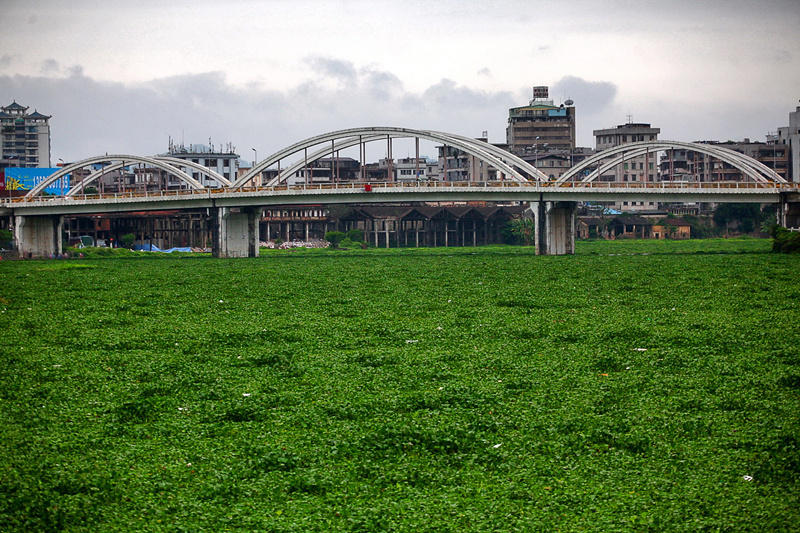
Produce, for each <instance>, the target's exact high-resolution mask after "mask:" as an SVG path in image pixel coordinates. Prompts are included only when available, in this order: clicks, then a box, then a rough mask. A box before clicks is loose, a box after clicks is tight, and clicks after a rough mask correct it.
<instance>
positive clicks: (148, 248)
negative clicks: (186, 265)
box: [133, 244, 192, 254]
mask: <svg viewBox="0 0 800 533" xmlns="http://www.w3.org/2000/svg"><path fill="white" fill-rule="evenodd" d="M133 249H134V250H137V251H140V252H164V253H165V254H169V253H172V252H191V251H192V249H191V248H187V247H184V248H170V249H169V250H162V249H161V248H159V247H158V246H156V245H155V244H137V245H135V246H134V247H133Z"/></svg>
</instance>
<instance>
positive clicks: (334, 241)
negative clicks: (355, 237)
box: [325, 231, 347, 248]
mask: <svg viewBox="0 0 800 533" xmlns="http://www.w3.org/2000/svg"><path fill="white" fill-rule="evenodd" d="M346 236H347V235H346V234H345V233H344V232H342V231H329V232H327V233H326V234H325V240H326V241H328V242H329V243H331V248H338V247H339V243H340V242H342V241H343V240H344V238H345V237H346Z"/></svg>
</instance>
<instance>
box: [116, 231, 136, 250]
mask: <svg viewBox="0 0 800 533" xmlns="http://www.w3.org/2000/svg"><path fill="white" fill-rule="evenodd" d="M135 240H136V236H135V235H134V234H133V233H126V234H125V235H123V236H122V237H120V238H119V243H120V245H121V246H122V247H123V248H130V247H131V246H133V242H134V241H135Z"/></svg>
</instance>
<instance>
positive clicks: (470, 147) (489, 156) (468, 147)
mask: <svg viewBox="0 0 800 533" xmlns="http://www.w3.org/2000/svg"><path fill="white" fill-rule="evenodd" d="M359 135H360V136H388V137H417V138H420V139H426V140H430V141H434V142H441V143H443V144H446V145H449V146H453V147H455V148H459V149H461V150H462V151H464V152H466V153H468V154H470V155H473V156H475V157H477V158H478V159H480V160H481V161H484V162H486V163H488V164H491V165H492V166H494V167H495V168H497V169H498V170H499V171H501V172H503V173H504V174H506V175H508V176H509V177H511V179H512V180H514V181H518V182H527V181H528V180H527V179H526V178H525V177H524V176H522V174H520V173H519V171H517V170H515V169H513V168H512V167H511V166H510V165H509V164H508V163H506V162H505V161H504V160H503V159H501V158H499V157H498V156H497V155H495V153H496V150H498V149H497V148H496V147H492V149H491V150H490V149H487V147H489V146H491V145H489V144H488V143H482V142H480V141H476V140H474V139H470V140H468V141H465V140H463V139H464V138H461V139H459V138H458V137H455V136H451V135H450V134H444V133H440V132H434V131H428V130H414V129H409V128H395V127H370V128H351V129H346V130H338V131H333V132H328V133H324V134H321V135H317V136H315V137H309V138H308V139H304V140H302V141H299V142H297V143H294V144H293V145H291V146H288V147H286V148H284V149H282V150H279V151H278V152H275V153H274V154H272V155H270V156H269V157H267V158H266V159H264V160H263V161H261V162H260V163H258V164H257V165H256V166H255V167H253V169H252V170H251V171H250V172H248V173H247V174H245V175H244V176H242V177H241V178H239V179H237V180H236V181H234V182H233V184H232V185H231V186H232V187H234V188H235V187H241V186H243V185H244V184H245V183H247V182H248V181H250V180H251V179H253V178H255V177H256V176H258V174H259V173H260V172H261V171H262V170H264V169H266V168H269V167H270V166H271V165H273V164H275V163H277V162H278V161H280V160H281V159H283V158H284V157H286V156H289V155H291V154H294V153H297V152H299V151H300V150H305V149H308V148H311V147H312V146H316V145H318V144H320V143H323V142H327V141H332V140H333V141H335V140H336V139H341V138H353V137H356V136H359ZM329 151H330V150H325V151H324V152H323V153H327V152H329ZM506 156H507V157H508V156H510V154H507V152H506ZM520 161H522V160H520ZM522 163H524V164H525V165H527V167H529V168H530V169H531V170H532V172H530V173H531V174H532V175H534V176H536V177H539V179H543V178H542V177H544V179H547V178H546V176H544V174H543V173H542V172H540V171H538V170H536V169H535V168H534V167H533V166H532V165H530V164H527V163H525V162H524V161H522ZM520 166H522V165H520ZM523 168H525V170H526V171H528V168H526V167H524V166H523Z"/></svg>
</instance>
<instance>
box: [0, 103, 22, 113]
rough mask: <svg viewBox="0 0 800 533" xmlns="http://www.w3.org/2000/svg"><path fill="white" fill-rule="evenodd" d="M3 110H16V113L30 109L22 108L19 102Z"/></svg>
mask: <svg viewBox="0 0 800 533" xmlns="http://www.w3.org/2000/svg"><path fill="white" fill-rule="evenodd" d="M3 109H4V110H6V109H12V110H14V111H25V110H26V109H28V108H27V107H25V106H21V105H19V104H18V103H17V102H11V104H9V105H7V106H5V107H4V108H3Z"/></svg>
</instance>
